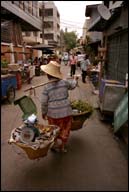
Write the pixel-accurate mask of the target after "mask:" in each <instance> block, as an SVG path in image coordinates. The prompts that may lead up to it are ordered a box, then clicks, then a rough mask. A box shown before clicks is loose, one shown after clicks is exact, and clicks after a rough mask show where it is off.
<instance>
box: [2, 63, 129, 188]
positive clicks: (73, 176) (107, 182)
mask: <svg viewBox="0 0 129 192" xmlns="http://www.w3.org/2000/svg"><path fill="white" fill-rule="evenodd" d="M61 69H62V72H63V74H64V77H66V76H68V75H69V74H68V73H69V68H68V67H67V66H63V65H62V68H61ZM77 72H78V74H80V71H79V70H78V71H77ZM44 81H46V77H45V76H44V75H43V76H40V77H35V78H34V79H33V80H32V83H33V85H36V84H38V83H41V82H44ZM29 86H30V85H23V87H22V89H21V90H19V91H17V93H16V98H19V97H20V96H22V95H24V94H25V93H24V91H23V90H24V89H25V88H27V87H29ZM92 90H93V86H92V84H91V83H90V82H88V83H87V84H83V83H82V82H81V78H80V79H79V87H78V88H76V90H74V91H73V92H71V93H70V98H71V99H76V98H81V99H84V100H88V102H90V103H91V104H92V105H93V106H94V108H97V100H98V96H97V95H94V94H92ZM41 91H42V87H39V88H37V89H36V96H32V98H33V99H34V101H35V103H36V105H37V107H38V109H39V110H38V118H39V121H40V122H43V120H42V119H41V113H40V95H41ZM21 115H22V112H21V110H20V108H19V106H14V105H8V104H3V105H2V107H1V149H2V151H1V168H2V170H1V190H2V191H16V190H17V191H72V190H73V191H79V190H80V191H128V160H127V156H126V154H125V153H124V152H125V148H124V149H123V148H121V146H123V145H121V144H120V142H119V141H118V140H116V139H115V137H114V135H113V133H112V128H111V125H110V124H107V123H104V122H102V121H100V120H99V113H98V110H96V109H95V110H94V113H93V115H92V116H91V118H90V119H89V120H88V121H85V123H84V125H83V128H82V129H80V130H78V131H71V136H70V139H69V143H68V152H67V153H65V154H55V153H52V152H51V151H49V152H48V155H47V156H46V157H44V158H42V159H40V160H39V161H37V160H29V159H28V158H27V157H26V154H25V153H24V152H23V151H22V150H20V148H18V147H15V146H12V145H9V144H8V143H7V141H8V139H9V137H10V132H11V130H12V129H13V128H15V127H16V126H19V125H21V123H22V120H21ZM19 153H20V154H19Z"/></svg>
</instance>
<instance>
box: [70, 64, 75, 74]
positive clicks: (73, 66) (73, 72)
mask: <svg viewBox="0 0 129 192" xmlns="http://www.w3.org/2000/svg"><path fill="white" fill-rule="evenodd" d="M75 71H76V65H71V71H70V75H71V77H72V76H73V75H75Z"/></svg>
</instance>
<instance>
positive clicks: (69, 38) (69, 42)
mask: <svg viewBox="0 0 129 192" xmlns="http://www.w3.org/2000/svg"><path fill="white" fill-rule="evenodd" d="M64 42H65V45H66V51H68V52H69V51H70V50H71V49H73V48H75V47H76V43H77V35H76V33H75V32H74V31H72V32H64Z"/></svg>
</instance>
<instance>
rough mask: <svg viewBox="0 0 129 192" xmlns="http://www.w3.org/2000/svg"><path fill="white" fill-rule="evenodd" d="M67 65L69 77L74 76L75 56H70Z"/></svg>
mask: <svg viewBox="0 0 129 192" xmlns="http://www.w3.org/2000/svg"><path fill="white" fill-rule="evenodd" d="M69 65H70V67H71V68H70V75H71V77H72V76H73V75H75V72H76V65H77V57H76V55H75V54H72V55H71V56H70V59H69Z"/></svg>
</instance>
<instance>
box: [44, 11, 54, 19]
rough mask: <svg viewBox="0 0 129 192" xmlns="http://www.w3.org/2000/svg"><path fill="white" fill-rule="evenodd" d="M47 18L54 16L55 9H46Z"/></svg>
mask: <svg viewBox="0 0 129 192" xmlns="http://www.w3.org/2000/svg"><path fill="white" fill-rule="evenodd" d="M45 16H46V17H47V16H53V9H45Z"/></svg>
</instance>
